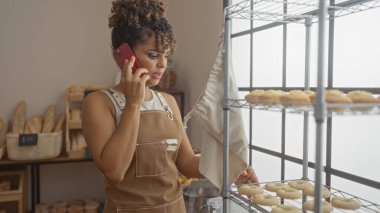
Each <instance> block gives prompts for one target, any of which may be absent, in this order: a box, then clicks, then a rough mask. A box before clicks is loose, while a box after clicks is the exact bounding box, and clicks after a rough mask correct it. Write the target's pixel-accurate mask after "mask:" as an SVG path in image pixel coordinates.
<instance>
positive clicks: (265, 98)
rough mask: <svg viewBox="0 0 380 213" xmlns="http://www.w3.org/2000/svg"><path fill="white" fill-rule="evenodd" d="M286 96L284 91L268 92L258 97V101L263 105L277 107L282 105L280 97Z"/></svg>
mask: <svg viewBox="0 0 380 213" xmlns="http://www.w3.org/2000/svg"><path fill="white" fill-rule="evenodd" d="M283 95H285V92H284V91H282V90H266V91H265V92H264V93H263V94H262V95H260V96H259V97H258V101H259V102H260V103H262V104H268V105H277V104H280V97H281V96H283Z"/></svg>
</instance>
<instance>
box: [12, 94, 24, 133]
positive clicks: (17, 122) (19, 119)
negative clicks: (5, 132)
mask: <svg viewBox="0 0 380 213" xmlns="http://www.w3.org/2000/svg"><path fill="white" fill-rule="evenodd" d="M25 120H26V103H25V101H21V102H20V103H18V105H17V107H16V113H15V116H14V118H13V125H12V133H13V134H22V133H23V132H24V126H25Z"/></svg>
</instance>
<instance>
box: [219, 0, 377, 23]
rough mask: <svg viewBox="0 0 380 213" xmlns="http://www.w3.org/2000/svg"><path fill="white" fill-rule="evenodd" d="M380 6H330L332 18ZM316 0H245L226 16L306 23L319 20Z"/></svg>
mask: <svg viewBox="0 0 380 213" xmlns="http://www.w3.org/2000/svg"><path fill="white" fill-rule="evenodd" d="M379 6H380V0H349V1H344V2H342V3H339V4H336V5H333V6H329V7H328V14H329V17H326V19H330V18H337V17H341V16H345V15H348V14H353V13H357V12H361V11H364V10H369V9H372V8H376V7H379ZM317 15H318V1H316V0H288V1H286V0H256V1H253V0H245V1H241V2H239V3H237V4H234V5H231V6H229V7H227V8H226V11H225V16H226V17H228V18H232V19H248V20H257V21H264V22H277V23H300V24H305V21H306V20H307V19H308V18H309V19H310V21H311V22H312V23H315V22H317V21H318V17H317Z"/></svg>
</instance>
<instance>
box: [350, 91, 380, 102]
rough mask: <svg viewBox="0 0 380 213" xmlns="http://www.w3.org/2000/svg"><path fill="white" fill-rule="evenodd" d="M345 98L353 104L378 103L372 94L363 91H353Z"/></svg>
mask: <svg viewBox="0 0 380 213" xmlns="http://www.w3.org/2000/svg"><path fill="white" fill-rule="evenodd" d="M347 96H348V97H350V98H351V100H352V101H353V102H354V103H377V102H379V100H378V99H376V98H375V97H374V96H373V95H372V93H370V92H367V91H363V90H355V91H351V92H349V93H347Z"/></svg>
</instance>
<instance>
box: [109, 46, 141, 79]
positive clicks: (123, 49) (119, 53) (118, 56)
mask: <svg viewBox="0 0 380 213" xmlns="http://www.w3.org/2000/svg"><path fill="white" fill-rule="evenodd" d="M132 56H135V54H134V53H133V50H132V48H131V47H130V46H129V44H128V43H123V44H122V45H120V47H118V48H117V49H115V50H114V51H113V57H114V58H115V61H116V63H117V65H119V67H120V69H123V66H124V61H125V59H128V60H130V59H131V57H132ZM135 59H136V60H135V63H134V64H133V67H132V73H134V72H135V71H136V69H138V68H140V64H139V62H138V60H137V58H136V56H135Z"/></svg>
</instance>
